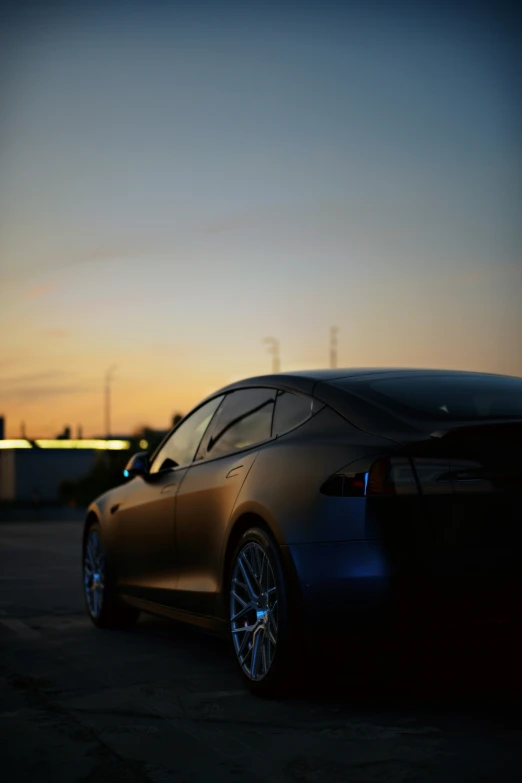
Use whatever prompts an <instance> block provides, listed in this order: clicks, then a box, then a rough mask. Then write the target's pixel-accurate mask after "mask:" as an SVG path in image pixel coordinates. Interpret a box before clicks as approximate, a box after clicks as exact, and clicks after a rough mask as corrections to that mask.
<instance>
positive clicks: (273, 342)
mask: <svg viewBox="0 0 522 783" xmlns="http://www.w3.org/2000/svg"><path fill="white" fill-rule="evenodd" d="M263 342H264V343H266V345H267V350H268V353H271V354H272V372H273V373H276V372H279V370H280V368H281V359H280V356H279V340H277V339H276V338H275V337H265V339H264V340H263Z"/></svg>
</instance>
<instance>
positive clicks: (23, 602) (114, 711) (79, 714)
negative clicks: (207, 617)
mask: <svg viewBox="0 0 522 783" xmlns="http://www.w3.org/2000/svg"><path fill="white" fill-rule="evenodd" d="M79 543H80V525H79V524H78V523H73V522H63V523H56V524H52V523H48V522H45V523H29V524H24V523H13V524H3V525H1V526H0V675H1V682H0V746H1V750H0V759H1V765H2V766H1V769H2V779H3V780H6V781H7V780H14V779H16V780H27V781H31V780H34V781H44V780H45V781H48V780H49V781H50V780H52V781H53V783H61V781H64V783H65V782H67V783H74V782H75V781H100V782H101V783H104V781H107V782H108V781H111V783H119V782H120V781H129V782H130V781H158V782H159V781H173V782H175V783H222V782H223V783H224V782H225V781H227V782H228V781H235V783H243V782H245V783H246V782H247V781H248V783H259V782H260V781H270V783H322V782H323V781H329V783H381V781H382V783H384V782H386V783H402V782H403V781H427V782H428V783H433V782H434V781H444V783H452V782H453V781H455V783H457V782H458V783H466V782H467V781H470V782H471V781H473V783H484V782H485V781H493V780H500V781H502V782H503V783H509V781H515V780H516V781H518V780H521V779H522V758H521V756H522V753H521V747H522V718H521V717H520V715H521V712H520V706H521V704H522V699H521V698H520V697H519V696H518V695H517V693H516V692H515V691H514V690H513V687H512V685H511V683H512V679H511V677H512V674H510V673H509V672H506V671H502V674H503V675H505V676H504V677H503V678H502V680H501V681H500V680H499V681H493V682H491V681H488V682H487V683H486V682H485V681H483V680H482V679H481V677H480V676H479V677H478V679H477V677H476V676H475V679H474V680H473V681H472V682H471V684H470V683H469V682H468V683H467V685H466V687H461V686H462V682H463V680H462V677H461V674H457V675H455V676H454V677H452V678H450V680H448V679H447V677H446V676H444V677H443V680H442V681H441V682H440V681H434V680H433V678H432V677H431V676H430V675H427V674H426V673H424V674H423V676H422V677H421V678H420V679H417V680H415V679H414V680H413V681H411V682H409V684H406V683H405V682H392V683H389V684H388V685H387V684H386V683H385V682H380V683H379V682H378V681H376V682H374V683H373V687H372V688H371V689H370V686H369V684H368V686H366V685H364V684H363V685H361V682H360V681H359V686H358V688H356V687H355V686H356V685H357V675H356V674H354V673H349V672H346V671H341V669H342V668H343V667H342V666H340V667H339V669H340V671H338V672H337V673H336V675H335V676H334V677H332V678H330V680H329V682H328V683H323V684H322V685H321V684H319V685H317V683H316V685H315V686H314V690H313V691H309V692H308V693H307V694H305V695H304V696H302V697H301V698H295V699H293V700H286V701H260V700H257V699H255V698H253V697H252V696H250V695H249V694H248V693H246V692H245V691H244V690H243V689H242V687H241V683H240V682H239V680H238V678H237V675H236V672H235V668H234V664H233V661H232V660H231V658H230V655H229V650H228V647H227V646H226V644H224V643H223V642H222V641H220V640H218V639H215V638H213V637H211V636H208V635H205V634H203V633H201V632H198V631H196V630H192V629H188V628H184V627H182V626H178V625H175V624H173V623H169V622H164V621H159V620H156V619H154V618H150V617H143V619H142V620H141V621H140V623H139V625H138V627H137V629H136V630H134V631H130V632H107V631H105V632H102V631H96V630H95V629H94V628H93V627H92V626H91V625H90V623H89V621H88V620H87V618H86V617H85V615H84V612H83V598H82V594H81V588H80V580H79ZM502 660H503V656H502V652H501V654H500V661H502ZM469 663H470V664H471V663H472V661H469ZM484 667H487V661H486V662H482V663H480V665H479V666H478V667H476V668H477V671H478V672H479V674H480V671H482V670H483V668H484ZM465 668H466V666H465V665H464V669H465ZM502 668H503V667H502V666H500V670H502ZM516 668H518V666H517V667H516ZM495 670H497V669H496V668H495Z"/></svg>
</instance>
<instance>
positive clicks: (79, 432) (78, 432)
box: [76, 424, 83, 440]
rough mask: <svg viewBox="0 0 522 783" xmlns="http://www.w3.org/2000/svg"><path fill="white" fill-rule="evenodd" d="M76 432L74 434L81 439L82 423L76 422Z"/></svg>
mask: <svg viewBox="0 0 522 783" xmlns="http://www.w3.org/2000/svg"><path fill="white" fill-rule="evenodd" d="M76 432H77V435H76V437H77V439H78V440H81V439H82V438H83V429H82V425H81V424H78V427H77V430H76Z"/></svg>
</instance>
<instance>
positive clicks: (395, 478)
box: [366, 457, 419, 495]
mask: <svg viewBox="0 0 522 783" xmlns="http://www.w3.org/2000/svg"><path fill="white" fill-rule="evenodd" d="M418 493H419V489H418V486H417V482H416V480H415V474H414V472H413V468H412V465H411V462H410V460H409V459H408V458H407V457H387V458H385V459H380V460H377V462H375V463H374V464H373V465H372V467H371V468H370V471H369V476H368V487H367V492H366V494H367V495H418Z"/></svg>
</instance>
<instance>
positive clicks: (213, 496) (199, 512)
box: [176, 449, 258, 614]
mask: <svg viewBox="0 0 522 783" xmlns="http://www.w3.org/2000/svg"><path fill="white" fill-rule="evenodd" d="M257 454H258V451H257V449H254V450H253V451H245V452H242V453H239V454H238V453H234V454H231V455H228V456H223V457H220V458H217V459H213V460H207V461H205V462H196V463H194V464H193V465H191V467H190V468H189V469H188V471H187V475H186V476H185V480H184V481H183V484H182V485H181V488H180V490H179V493H178V497H177V501H176V537H177V546H178V553H179V560H178V562H179V569H178V583H177V596H176V604H177V606H178V608H180V609H182V610H184V611H190V612H196V613H200V614H212V612H213V610H214V601H215V596H216V592H217V590H218V589H219V586H220V581H221V573H222V562H221V557H222V542H223V539H224V536H225V531H226V529H227V526H228V522H229V519H230V516H231V514H232V509H233V507H234V503H235V501H236V498H237V496H238V495H239V492H240V490H241V487H242V485H243V483H244V481H245V479H246V478H247V476H248V473H249V471H250V469H251V467H252V465H253V464H254V461H255V459H256V457H257Z"/></svg>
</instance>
